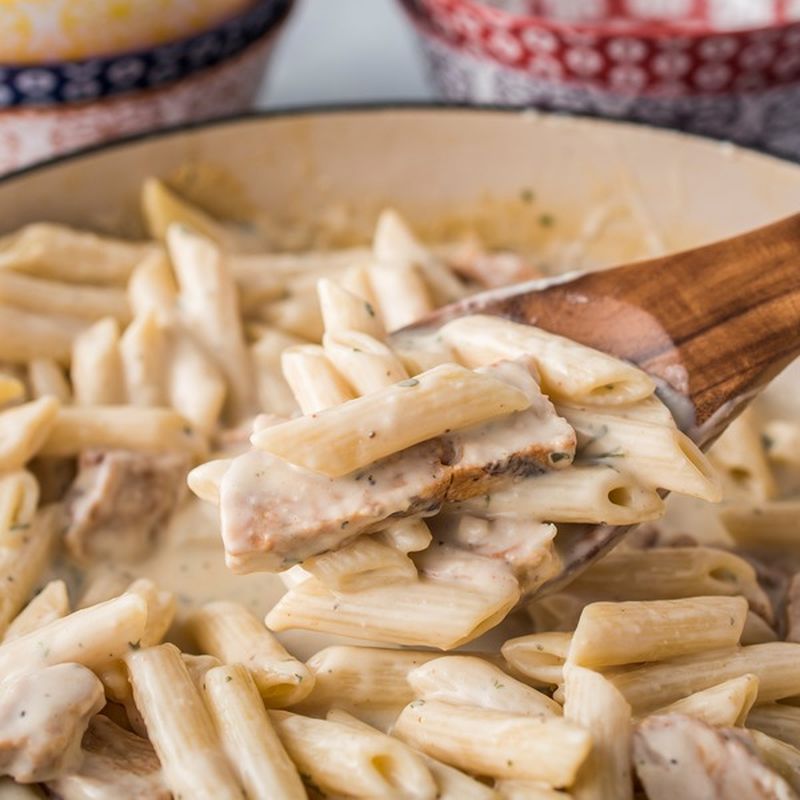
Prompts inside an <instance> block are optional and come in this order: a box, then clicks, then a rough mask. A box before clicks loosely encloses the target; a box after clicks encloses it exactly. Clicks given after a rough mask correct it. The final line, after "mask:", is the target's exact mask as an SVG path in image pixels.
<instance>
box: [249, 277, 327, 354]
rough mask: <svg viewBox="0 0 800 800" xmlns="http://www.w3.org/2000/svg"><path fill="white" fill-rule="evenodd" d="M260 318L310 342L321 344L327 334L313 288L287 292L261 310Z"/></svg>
mask: <svg viewBox="0 0 800 800" xmlns="http://www.w3.org/2000/svg"><path fill="white" fill-rule="evenodd" d="M258 316H259V318H261V319H262V320H263V321H264V322H266V323H268V324H269V325H271V326H273V327H275V328H279V329H280V330H282V331H285V332H286V333H290V334H292V335H293V336H299V337H300V338H301V339H304V340H306V341H309V342H319V341H321V339H322V334H323V333H324V332H325V325H324V323H323V321H322V312H321V311H320V308H319V300H317V294H316V292H315V291H314V289H313V287H309V288H307V289H298V290H295V291H292V292H285V293H284V296H282V297H281V299H280V300H275V301H273V302H270V303H266V304H265V305H263V306H261V307H260V308H259V313H258Z"/></svg>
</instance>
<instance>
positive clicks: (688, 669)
mask: <svg viewBox="0 0 800 800" xmlns="http://www.w3.org/2000/svg"><path fill="white" fill-rule="evenodd" d="M798 657H800V645H798V644H792V643H789V642H769V643H767V644H753V645H749V646H747V647H738V648H725V649H722V650H712V651H709V652H707V653H695V654H693V655H688V656H682V657H680V658H673V659H670V660H669V661H662V662H660V663H658V664H646V665H644V666H640V667H633V668H630V669H627V670H622V671H620V672H618V673H610V674H609V675H608V678H609V680H610V681H611V682H612V683H613V684H614V685H615V686H616V687H617V688H618V689H619V690H620V691H621V692H622V694H623V695H624V696H625V699H626V700H627V701H628V702H629V703H630V704H631V707H632V708H633V710H634V713H636V714H642V713H645V712H650V711H652V710H653V709H656V708H661V707H663V706H665V705H669V704H670V703H674V702H675V701H676V700H679V699H681V698H682V697H686V696H688V695H690V694H693V693H694V692H699V691H701V690H702V689H708V688H709V687H711V686H715V685H717V684H719V683H722V682H723V681H727V680H730V679H731V678H736V677H739V676H741V675H748V674H752V675H755V676H756V677H757V678H758V699H757V702H758V703H766V702H769V701H772V700H780V699H782V698H784V697H792V696H793V695H796V694H800V674H798V671H797V668H796V667H797V659H798Z"/></svg>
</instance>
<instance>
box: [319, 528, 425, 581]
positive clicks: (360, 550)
mask: <svg viewBox="0 0 800 800" xmlns="http://www.w3.org/2000/svg"><path fill="white" fill-rule="evenodd" d="M303 569H305V570H306V571H307V572H310V573H311V574H312V575H313V576H314V577H315V578H316V579H317V580H318V581H319V582H320V583H322V584H323V585H324V586H325V587H326V588H327V589H329V590H330V591H332V592H334V593H338V592H345V593H348V592H360V591H364V590H365V589H370V588H372V587H375V586H387V585H390V584H395V583H403V582H408V581H414V580H416V578H417V568H416V567H415V566H414V562H413V561H412V560H411V559H410V558H409V557H408V556H407V555H406V554H405V553H403V552H401V551H400V550H396V549H395V548H394V547H391V546H390V545H387V544H383V543H382V542H379V541H377V540H376V539H375V538H374V537H372V536H369V535H367V536H359V537H358V538H357V539H355V540H354V541H352V542H350V543H348V544H346V545H344V546H343V547H340V548H339V549H338V550H330V551H328V552H326V553H321V554H320V555H318V556H311V558H307V559H305V561H303Z"/></svg>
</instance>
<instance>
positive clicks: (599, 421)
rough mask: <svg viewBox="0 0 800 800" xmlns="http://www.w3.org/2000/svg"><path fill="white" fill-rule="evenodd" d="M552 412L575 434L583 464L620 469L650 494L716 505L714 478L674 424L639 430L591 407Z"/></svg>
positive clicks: (636, 425)
mask: <svg viewBox="0 0 800 800" xmlns="http://www.w3.org/2000/svg"><path fill="white" fill-rule="evenodd" d="M556 409H557V410H558V413H559V414H561V415H562V416H563V417H564V418H565V419H566V420H567V422H569V424H570V425H571V426H572V427H573V428H575V431H576V432H577V434H578V453H579V454H580V456H581V457H582V458H584V459H591V460H596V461H605V462H607V463H609V464H612V465H613V466H614V468H616V469H624V470H625V471H626V472H628V473H629V474H631V475H632V476H634V477H635V478H636V479H637V480H638V481H639V483H641V484H642V485H644V486H649V487H651V488H653V489H667V490H669V491H673V492H680V493H681V494H687V495H689V496H690V497H699V498H701V499H702V500H708V501H710V502H718V501H719V500H720V499H721V497H722V490H721V482H720V479H719V476H718V475H717V473H716V472H715V470H714V469H713V467H712V466H711V465H710V464H709V462H708V459H707V458H706V457H705V456H704V455H703V453H701V452H700V450H699V448H698V447H697V446H696V445H695V444H694V443H693V442H692V441H691V439H689V437H688V436H686V435H685V434H683V433H681V432H680V431H679V430H678V429H677V428H676V427H675V425H674V424H672V425H652V424H642V423H640V422H638V421H636V420H632V419H626V418H624V417H620V416H617V415H615V414H613V413H605V411H604V410H602V411H601V413H597V412H595V411H594V410H592V409H591V407H586V408H578V407H575V406H567V405H557V406H556Z"/></svg>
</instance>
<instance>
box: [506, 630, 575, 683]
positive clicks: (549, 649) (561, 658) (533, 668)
mask: <svg viewBox="0 0 800 800" xmlns="http://www.w3.org/2000/svg"><path fill="white" fill-rule="evenodd" d="M571 643H572V634H571V633H557V632H546V633H533V634H529V635H528V636H519V637H517V638H516V639H509V640H508V641H507V642H506V643H505V644H504V645H503V647H502V649H501V652H502V654H503V658H505V660H506V661H508V663H509V664H510V665H511V666H512V667H513V668H514V669H516V670H518V671H519V672H521V673H522V674H523V675H525V676H527V677H528V678H532V679H533V680H535V681H538V682H540V683H544V684H552V685H558V684H560V683H563V680H564V663H565V662H566V660H567V655H568V654H569V650H570V645H571Z"/></svg>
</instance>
